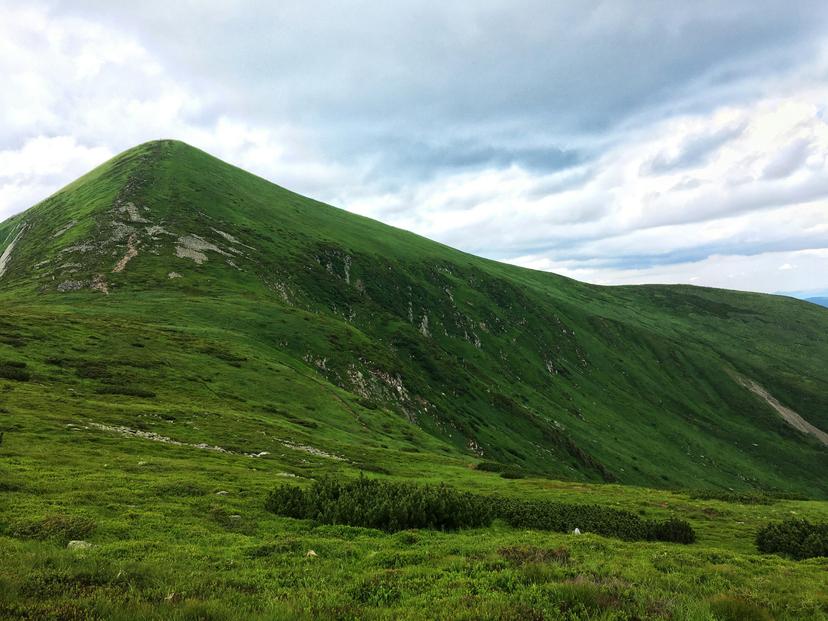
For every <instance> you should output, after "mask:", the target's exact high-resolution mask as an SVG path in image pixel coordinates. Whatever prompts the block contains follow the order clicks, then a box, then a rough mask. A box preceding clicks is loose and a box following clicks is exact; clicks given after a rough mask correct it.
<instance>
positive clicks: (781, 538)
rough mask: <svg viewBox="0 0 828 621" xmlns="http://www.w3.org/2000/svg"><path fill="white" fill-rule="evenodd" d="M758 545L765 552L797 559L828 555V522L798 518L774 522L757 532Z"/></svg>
mask: <svg viewBox="0 0 828 621" xmlns="http://www.w3.org/2000/svg"><path fill="white" fill-rule="evenodd" d="M756 547H757V548H759V551H760V552H764V553H765V554H783V555H786V556H790V557H791V558H795V559H797V560H801V559H804V558H813V557H816V556H828V524H813V523H811V522H809V521H808V520H798V519H791V520H785V521H784V522H772V523H770V524H768V525H767V526H765V527H764V528H762V529H761V530H760V531H759V532H758V533H756Z"/></svg>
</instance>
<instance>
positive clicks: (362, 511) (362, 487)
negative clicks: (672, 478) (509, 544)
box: [266, 476, 696, 543]
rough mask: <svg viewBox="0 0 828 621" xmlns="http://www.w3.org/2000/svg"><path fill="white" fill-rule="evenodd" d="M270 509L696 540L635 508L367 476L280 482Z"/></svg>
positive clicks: (377, 521)
mask: <svg viewBox="0 0 828 621" xmlns="http://www.w3.org/2000/svg"><path fill="white" fill-rule="evenodd" d="M266 507H267V509H268V510H270V511H272V512H273V513H276V514H278V515H283V516H286V517H292V518H300V519H310V520H314V521H315V522H318V523H321V524H345V525H348V526H363V527H367V528H377V529H380V530H385V531H399V530H406V529H410V528H431V529H437V530H456V529H458V528H474V527H479V526H488V525H489V524H491V522H492V520H494V519H495V518H499V519H503V520H505V521H506V522H507V523H508V524H509V525H511V526H513V527H515V528H533V529H537V530H553V531H559V532H569V531H572V530H574V529H575V528H579V529H580V530H581V531H582V532H592V533H597V534H600V535H605V536H608V537H618V538H620V539H625V540H627V541H643V540H648V539H650V540H658V541H673V542H677V543H693V542H694V541H695V539H696V536H695V533H694V532H693V528H692V527H691V526H690V524H688V523H687V522H685V521H683V520H677V519H670V520H666V521H663V522H657V521H652V520H642V519H641V518H640V517H639V516H637V515H636V514H634V513H631V512H629V511H623V510H620V509H613V508H609V507H601V506H597V505H573V504H566V503H558V502H551V501H548V500H522V499H518V498H511V497H508V498H507V497H502V496H483V495H477V494H470V493H466V492H460V491H457V490H455V489H453V488H451V487H447V486H446V485H444V484H441V485H437V486H432V485H416V484H412V483H401V482H392V481H380V480H377V479H368V478H366V477H364V476H361V477H360V478H359V479H356V480H351V481H338V480H335V479H332V478H325V479H322V480H319V481H316V482H315V483H313V485H311V486H310V487H309V488H304V489H303V488H300V487H296V486H292V485H281V486H279V487H277V488H276V489H274V490H273V491H272V492H270V494H269V495H268V497H267V500H266Z"/></svg>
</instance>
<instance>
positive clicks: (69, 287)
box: [57, 280, 87, 293]
mask: <svg viewBox="0 0 828 621" xmlns="http://www.w3.org/2000/svg"><path fill="white" fill-rule="evenodd" d="M86 282H87V281H85V280H64V281H63V282H62V283H60V284H59V285H58V286H57V290H58V291H60V292H61V293H68V292H70V291H80V290H81V289H83V288H84V287H86Z"/></svg>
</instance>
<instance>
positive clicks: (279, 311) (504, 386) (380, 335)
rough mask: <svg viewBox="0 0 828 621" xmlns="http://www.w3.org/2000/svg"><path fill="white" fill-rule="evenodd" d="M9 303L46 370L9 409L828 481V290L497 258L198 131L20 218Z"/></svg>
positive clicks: (322, 447) (813, 483)
mask: <svg viewBox="0 0 828 621" xmlns="http://www.w3.org/2000/svg"><path fill="white" fill-rule="evenodd" d="M0 303H2V304H3V307H4V317H3V319H2V324H1V325H2V331H3V340H2V342H0V348H2V349H0V359H2V360H5V361H6V362H5V363H0V370H2V369H3V368H11V369H19V368H22V367H21V366H20V365H24V366H25V368H26V369H27V370H26V373H25V374H23V375H26V376H29V377H27V378H26V379H29V380H30V381H20V380H21V377H22V376H21V374H20V373H18V374H17V375H18V377H17V379H16V380H15V379H14V378H12V377H11V376H12V375H14V373H7V376H9V377H7V378H6V380H0V381H7V382H9V385H10V386H12V387H13V388H14V390H11V391H10V392H7V394H6V395H4V396H3V400H4V401H3V403H4V406H5V407H9V408H21V409H24V410H29V411H33V410H34V409H36V408H41V409H42V408H44V407H45V408H46V412H47V413H44V414H43V416H45V417H48V418H49V420H51V421H52V422H53V423H54V424H55V425H56V426H65V425H75V424H77V423H78V421H85V422H87V423H90V422H91V423H94V424H97V425H99V426H100V428H101V429H102V430H103V429H120V430H122V432H123V430H124V429H126V430H127V431H128V432H130V433H131V432H136V433H138V432H140V433H145V434H156V435H157V436H159V437H164V438H167V439H172V440H173V441H175V442H180V443H186V444H188V445H190V444H191V445H194V446H196V445H197V446H200V445H204V446H208V447H221V448H222V450H227V451H237V452H240V453H254V452H255V453H263V454H268V453H272V452H273V451H274V450H275V449H274V447H281V448H282V449H284V448H285V447H288V449H289V450H304V451H306V452H308V453H309V454H311V455H316V456H317V457H319V456H325V457H324V459H330V460H332V462H335V461H336V460H348V461H349V462H351V463H353V464H357V465H359V464H367V463H373V464H376V463H378V462H382V463H386V464H387V466H383V468H384V469H387V470H388V471H391V472H397V471H406V470H413V469H416V470H421V471H426V472H427V471H428V468H429V464H433V463H437V462H439V463H444V462H446V461H452V462H456V463H466V464H473V465H476V466H477V467H478V468H481V469H489V470H494V471H499V472H502V473H504V474H505V475H506V476H525V475H527V474H541V475H549V476H554V477H560V478H567V479H575V480H594V481H618V482H622V483H636V484H646V485H650V486H666V487H677V486H684V487H688V486H691V487H711V486H719V487H727V488H738V489H749V488H757V489H774V490H786V491H795V492H800V493H807V494H811V495H817V496H826V495H828V481H826V479H825V477H824V474H823V473H824V472H826V471H828V446H826V445H828V436H827V435H826V434H825V431H826V430H828V313H825V311H824V309H822V308H819V307H817V306H815V305H812V304H808V303H805V302H800V301H796V300H793V299H789V298H783V297H777V296H769V295H760V294H750V293H737V292H733V291H724V290H713V289H704V288H698V287H689V286H642V287H598V286H591V285H586V284H583V283H580V282H577V281H573V280H570V279H567V278H563V277H560V276H557V275H554V274H549V273H544V272H537V271H532V270H526V269H522V268H518V267H514V266H509V265H504V264H500V263H497V262H493V261H489V260H485V259H481V258H478V257H474V256H471V255H468V254H465V253H462V252H459V251H457V250H453V249H451V248H448V247H446V246H443V245H441V244H438V243H435V242H431V241H429V240H427V239H424V238H422V237H419V236H416V235H413V234H411V233H407V232H405V231H401V230H398V229H395V228H393V227H389V226H386V225H383V224H381V223H378V222H375V221H372V220H369V219H367V218H363V217H360V216H356V215H354V214H350V213H348V212H346V211H343V210H340V209H336V208H334V207H330V206H327V205H324V204H322V203H319V202H316V201H313V200H310V199H307V198H305V197H302V196H300V195H297V194H295V193H292V192H290V191H288V190H285V189H283V188H281V187H279V186H276V185H273V184H271V183H269V182H268V181H265V180H263V179H261V178H259V177H256V176H254V175H251V174H249V173H246V172H244V171H242V170H240V169H238V168H235V167H233V166H230V165H228V164H226V163H224V162H221V161H220V160H218V159H216V158H214V157H212V156H210V155H208V154H206V153H203V152H202V151H199V150H197V149H194V148H192V147H190V146H188V145H186V144H183V143H181V142H176V141H157V142H151V143H147V144H144V145H141V146H138V147H135V148H133V149H130V150H129V151H126V152H125V153H123V154H121V155H119V156H117V157H115V158H114V159H112V160H110V161H109V162H107V163H105V164H103V165H102V166H100V167H99V168H97V169H95V170H94V171H92V172H90V173H89V174H87V175H85V176H84V177H82V178H80V179H78V180H77V181H75V182H74V183H72V184H71V185H69V186H67V187H66V188H64V189H63V190H61V191H59V192H58V193H56V194H55V195H53V196H51V197H50V198H48V199H46V200H45V201H43V202H42V203H40V204H38V205H36V206H34V207H32V208H31V209H29V210H28V211H26V212H24V213H22V214H19V215H17V216H15V217H13V218H11V219H9V220H7V221H6V222H4V223H2V224H0ZM54 352H59V353H58V354H55V353H54ZM104 352H106V353H104ZM3 364H6V366H5V367H4V366H3ZM9 365H11V366H9ZM15 365H17V366H15ZM0 377H3V376H2V375H0ZM57 404H62V405H61V407H60V408H59V409H55V408H56V406H57ZM297 447H300V448H297ZM254 449H255V451H254ZM369 457H370V458H369ZM493 476H494V475H493Z"/></svg>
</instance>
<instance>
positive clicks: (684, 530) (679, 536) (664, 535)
mask: <svg viewBox="0 0 828 621" xmlns="http://www.w3.org/2000/svg"><path fill="white" fill-rule="evenodd" d="M645 524H646V526H647V539H652V540H655V541H672V542H674V543H695V541H696V532H695V531H694V530H693V527H692V526H690V524H689V523H688V522H687V521H685V520H679V519H676V518H669V519H667V520H663V521H657V520H645Z"/></svg>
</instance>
